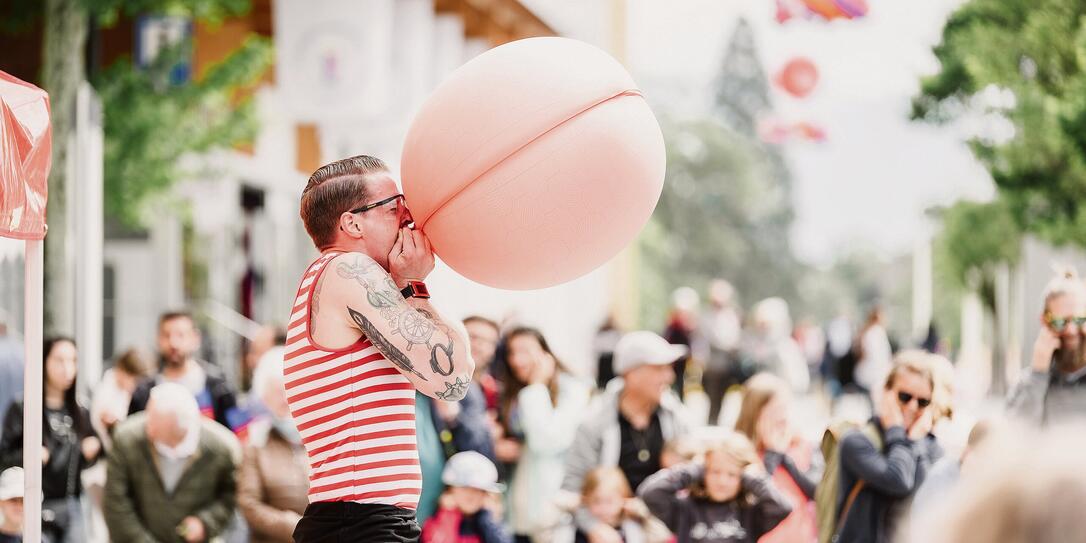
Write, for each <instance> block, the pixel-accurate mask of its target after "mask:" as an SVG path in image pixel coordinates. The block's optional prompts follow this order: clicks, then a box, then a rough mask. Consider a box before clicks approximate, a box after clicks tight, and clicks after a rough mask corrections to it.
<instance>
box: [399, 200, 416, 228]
mask: <svg viewBox="0 0 1086 543" xmlns="http://www.w3.org/2000/svg"><path fill="white" fill-rule="evenodd" d="M413 222H415V217H413V216H412V215H411V210H410V209H408V208H407V205H406V204H404V205H402V206H400V226H401V227H403V226H407V225H409V224H411V223H413Z"/></svg>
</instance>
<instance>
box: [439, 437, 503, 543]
mask: <svg viewBox="0 0 1086 543" xmlns="http://www.w3.org/2000/svg"><path fill="white" fill-rule="evenodd" d="M441 481H442V482H443V483H445V484H446V485H447V486H448V490H447V491H446V493H445V495H443V496H442V498H441V502H442V503H441V508H440V509H439V510H438V512H437V514H436V515H434V516H433V517H432V518H430V520H427V521H426V524H425V525H424V526H423V528H422V543H512V542H513V538H512V536H510V534H509V532H508V531H507V530H506V529H505V527H504V526H502V523H501V518H500V516H498V515H496V514H495V513H494V511H492V510H491V509H490V508H489V507H488V506H487V503H488V501H490V500H491V498H492V497H493V496H496V495H497V494H498V493H500V492H501V491H502V485H500V484H499V483H498V468H496V467H494V463H493V462H491V461H490V460H489V459H487V458H486V457H485V456H483V455H481V454H479V453H477V452H474V451H468V452H462V453H457V454H456V455H454V456H453V457H452V458H450V459H449V461H448V462H447V463H446V464H445V470H444V471H443V472H442V474H441Z"/></svg>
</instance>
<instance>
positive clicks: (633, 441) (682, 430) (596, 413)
mask: <svg viewBox="0 0 1086 543" xmlns="http://www.w3.org/2000/svg"><path fill="white" fill-rule="evenodd" d="M686 355H687V347H686V346H685V345H672V344H670V343H668V342H667V341H666V340H664V338H662V337H660V336H658V335H656V334H654V333H652V332H645V331H641V332H630V333H628V334H626V335H624V336H623V337H622V339H621V340H619V342H618V344H617V345H616V346H615V356H614V368H615V374H616V375H618V376H619V378H616V379H613V380H612V381H611V382H610V383H608V385H607V388H606V389H605V390H604V392H603V393H602V394H600V396H598V397H597V398H596V399H595V401H594V403H593V405H592V406H590V407H589V412H588V416H587V417H585V419H584V422H582V423H581V426H580V428H578V429H577V438H576V439H575V440H574V441H573V446H572V448H570V450H569V453H568V454H567V456H566V473H565V477H564V478H563V480H562V489H563V490H565V491H568V492H574V493H578V494H579V493H580V491H581V486H582V484H583V483H584V477H585V475H586V474H587V473H588V472H589V471H590V470H591V469H593V468H595V467H598V466H618V467H619V469H621V470H622V472H623V473H624V474H625V475H626V479H627V480H628V481H629V482H630V487H631V488H634V489H636V488H637V487H638V485H640V484H641V482H642V481H644V480H645V479H647V478H648V477H649V476H650V475H652V474H653V473H656V472H657V471H659V470H660V454H661V452H662V451H663V448H664V444H665V443H667V442H668V441H671V440H673V439H675V438H677V437H680V436H683V435H685V434H687V433H688V432H689V429H690V428H689V425H688V423H687V417H686V413H685V410H684V409H683V405H682V403H681V402H680V401H679V398H678V397H677V396H676V395H675V393H674V392H673V391H672V390H671V384H672V383H673V382H674V381H675V371H674V369H672V363H673V362H675V361H676V360H679V359H680V358H683V357H685V356H686ZM577 523H578V527H579V528H580V529H581V530H582V531H584V532H585V533H588V534H592V533H593V532H596V531H606V530H611V531H613V528H611V527H610V526H606V525H604V524H600V523H598V522H593V521H592V520H591V519H590V517H589V516H587V515H577ZM616 535H617V534H616ZM605 538H606V536H604V535H602V534H601V535H600V536H598V537H594V540H605Z"/></svg>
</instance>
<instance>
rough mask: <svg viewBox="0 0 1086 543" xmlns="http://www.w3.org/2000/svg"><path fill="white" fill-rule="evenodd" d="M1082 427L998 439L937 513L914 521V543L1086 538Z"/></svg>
mask: <svg viewBox="0 0 1086 543" xmlns="http://www.w3.org/2000/svg"><path fill="white" fill-rule="evenodd" d="M1084 450H1086V438H1084V435H1083V433H1082V429H1081V426H1079V425H1077V424H1074V425H1071V424H1068V425H1061V424H1057V425H1055V427H1054V428H1050V429H1047V430H1045V431H1038V428H1036V427H1030V426H1025V425H1023V426H1021V427H1018V428H1015V429H1013V430H1012V431H1005V432H996V433H993V434H992V435H991V436H989V437H988V438H986V443H985V444H984V445H983V446H982V447H981V450H978V451H975V452H974V453H971V455H972V454H977V455H978V458H976V461H975V462H973V461H972V460H971V461H970V464H969V469H968V471H965V472H963V473H962V477H961V483H960V484H959V485H958V487H957V488H956V489H955V490H954V491H952V492H951V493H950V496H949V497H948V499H947V500H946V502H945V505H944V506H943V508H942V510H941V511H939V514H932V515H929V516H928V517H927V519H926V520H927V522H916V523H914V525H915V526H917V527H918V529H919V531H918V532H916V533H912V534H909V535H908V537H907V538H900V539H898V541H908V542H915V543H989V542H992V541H998V542H999V543H1065V542H1070V541H1081V540H1082V539H1083V536H1082V534H1084V533H1086V515H1083V514H1082V512H1083V510H1086V471H1084V470H1083V469H1082V451H1084Z"/></svg>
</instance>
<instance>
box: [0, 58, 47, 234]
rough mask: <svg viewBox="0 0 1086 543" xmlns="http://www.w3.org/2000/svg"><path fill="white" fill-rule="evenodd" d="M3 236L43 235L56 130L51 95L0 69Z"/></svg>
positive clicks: (0, 228) (0, 212) (0, 217)
mask: <svg viewBox="0 0 1086 543" xmlns="http://www.w3.org/2000/svg"><path fill="white" fill-rule="evenodd" d="M0 115H2V119H0V236H3V237H9V238H16V239H42V238H44V237H45V202H46V199H47V198H48V196H49V188H48V184H47V178H48V177H49V167H50V164H51V161H52V147H53V131H52V128H51V126H50V124H49V95H48V94H46V92H45V91H43V90H41V89H39V88H38V87H35V86H34V85H31V84H30V83H27V82H25V81H21V80H19V79H17V78H15V77H12V76H11V75H8V74H7V73H5V72H3V71H0Z"/></svg>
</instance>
